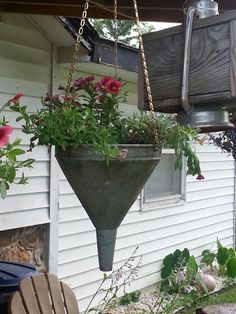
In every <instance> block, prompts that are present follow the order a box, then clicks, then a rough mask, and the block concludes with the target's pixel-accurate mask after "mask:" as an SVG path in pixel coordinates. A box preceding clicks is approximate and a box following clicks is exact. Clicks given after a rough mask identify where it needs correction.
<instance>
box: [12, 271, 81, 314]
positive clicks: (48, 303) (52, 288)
mask: <svg viewBox="0 0 236 314" xmlns="http://www.w3.org/2000/svg"><path fill="white" fill-rule="evenodd" d="M9 313H11V314H52V313H53V314H79V309H78V303H77V300H76V297H75V295H74V293H73V291H72V289H71V288H70V287H69V286H68V285H67V284H65V283H63V282H61V281H59V280H58V278H57V277H56V276H55V275H52V274H38V275H34V276H32V277H28V278H25V279H23V280H22V281H21V283H20V288H19V291H16V292H15V293H14V294H13V296H12V298H11V301H10V303H9Z"/></svg>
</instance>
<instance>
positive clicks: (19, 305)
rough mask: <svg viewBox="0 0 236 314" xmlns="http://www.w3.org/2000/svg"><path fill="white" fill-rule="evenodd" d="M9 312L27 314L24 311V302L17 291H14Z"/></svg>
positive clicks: (27, 313)
mask: <svg viewBox="0 0 236 314" xmlns="http://www.w3.org/2000/svg"><path fill="white" fill-rule="evenodd" d="M10 313H12V314H29V312H26V310H25V307H24V304H23V302H22V299H21V296H20V293H19V292H18V291H17V292H15V293H14V295H13V297H12V299H11V303H10Z"/></svg>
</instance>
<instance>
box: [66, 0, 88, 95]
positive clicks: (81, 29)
mask: <svg viewBox="0 0 236 314" xmlns="http://www.w3.org/2000/svg"><path fill="white" fill-rule="evenodd" d="M88 8H89V0H86V1H85V4H84V10H83V13H82V17H81V20H80V27H79V30H78V34H77V38H76V44H75V48H74V52H73V55H72V61H71V66H70V71H69V75H68V81H67V86H66V92H67V93H69V92H70V88H71V82H72V79H73V76H74V72H75V66H76V62H77V59H78V53H79V49H80V43H81V39H82V35H83V32H84V25H85V20H86V18H87V13H88Z"/></svg>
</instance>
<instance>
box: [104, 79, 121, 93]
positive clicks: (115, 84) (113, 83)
mask: <svg viewBox="0 0 236 314" xmlns="http://www.w3.org/2000/svg"><path fill="white" fill-rule="evenodd" d="M121 86H122V83H121V82H120V81H118V80H116V79H111V80H110V81H108V82H107V83H106V85H105V87H106V91H107V93H111V94H118V93H119V92H120V89H121Z"/></svg>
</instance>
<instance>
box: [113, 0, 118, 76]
mask: <svg viewBox="0 0 236 314" xmlns="http://www.w3.org/2000/svg"><path fill="white" fill-rule="evenodd" d="M114 23H115V44H114V50H115V51H114V69H115V76H116V77H117V73H118V21H117V0H114Z"/></svg>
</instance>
